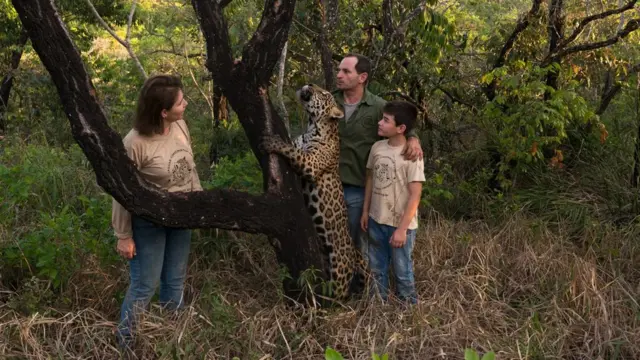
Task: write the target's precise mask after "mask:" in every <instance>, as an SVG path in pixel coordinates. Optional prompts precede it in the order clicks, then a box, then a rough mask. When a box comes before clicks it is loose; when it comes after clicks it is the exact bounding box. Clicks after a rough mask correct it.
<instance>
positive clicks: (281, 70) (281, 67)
mask: <svg viewBox="0 0 640 360" xmlns="http://www.w3.org/2000/svg"><path fill="white" fill-rule="evenodd" d="M286 65H287V43H284V47H283V48H282V54H281V55H280V61H279V62H278V83H277V91H276V92H277V94H278V105H279V106H280V111H281V112H282V119H283V120H284V126H286V127H287V131H291V124H290V123H289V113H288V112H287V106H286V105H285V103H284V76H285V67H286Z"/></svg>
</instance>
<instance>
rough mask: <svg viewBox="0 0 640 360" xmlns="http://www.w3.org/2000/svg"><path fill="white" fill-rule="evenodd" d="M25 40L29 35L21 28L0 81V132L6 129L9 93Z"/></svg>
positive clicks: (2, 132)
mask: <svg viewBox="0 0 640 360" xmlns="http://www.w3.org/2000/svg"><path fill="white" fill-rule="evenodd" d="M27 40H29V36H28V35H27V32H26V31H25V30H24V28H23V29H22V30H21V31H20V37H19V38H18V41H17V44H16V45H15V48H14V50H13V51H11V57H10V61H9V69H8V70H7V74H6V75H5V76H4V78H3V79H2V82H0V134H4V132H5V131H6V130H7V122H6V119H5V116H6V113H7V109H8V107H9V95H10V94H11V88H12V87H13V79H14V77H15V72H16V71H17V70H18V66H20V59H21V58H22V52H23V51H24V46H25V45H26V44H27Z"/></svg>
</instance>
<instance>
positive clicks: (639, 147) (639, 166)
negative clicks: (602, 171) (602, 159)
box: [631, 77, 640, 188]
mask: <svg viewBox="0 0 640 360" xmlns="http://www.w3.org/2000/svg"><path fill="white" fill-rule="evenodd" d="M636 90H637V92H636V122H637V124H638V125H637V126H638V135H637V136H636V149H635V151H634V152H633V174H632V176H631V186H633V187H634V188H637V187H638V178H639V177H640V77H638V80H637V86H636Z"/></svg>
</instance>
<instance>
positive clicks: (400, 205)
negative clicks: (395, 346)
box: [360, 101, 425, 304]
mask: <svg viewBox="0 0 640 360" xmlns="http://www.w3.org/2000/svg"><path fill="white" fill-rule="evenodd" d="M382 112H383V115H382V120H380V121H379V122H378V135H379V136H382V137H385V138H386V140H380V141H378V142H376V143H375V144H373V147H372V148H371V152H370V153H369V159H368V161H367V180H366V184H365V198H364V207H363V211H362V217H361V218H360V225H361V227H362V230H363V231H366V232H368V233H369V267H370V270H371V272H372V274H373V277H374V280H375V281H374V282H373V283H372V287H371V290H374V291H375V290H377V292H378V293H379V294H380V296H381V297H382V299H383V300H384V301H386V300H387V294H388V292H389V289H388V288H389V276H388V272H389V265H390V264H389V262H390V261H391V264H392V265H393V272H394V274H395V280H396V293H397V295H398V298H399V299H400V300H402V301H408V302H410V303H412V304H415V303H417V301H418V299H417V295H416V289H415V283H414V277H413V260H412V258H411V253H412V251H413V245H414V242H415V238H416V230H417V228H418V204H419V203H420V193H421V192H422V182H424V181H425V176H424V162H423V160H422V159H418V160H417V161H409V160H406V159H404V157H403V156H402V155H401V153H402V149H403V148H404V146H405V144H406V142H407V138H406V134H407V133H408V132H409V131H410V130H411V129H412V128H413V127H414V124H415V122H416V117H417V115H418V109H417V108H416V107H415V106H414V105H412V104H410V103H408V102H406V101H391V102H388V103H386V105H385V106H384V108H383V111H382ZM372 293H375V292H373V291H372Z"/></svg>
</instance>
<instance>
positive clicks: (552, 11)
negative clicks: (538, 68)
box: [544, 0, 564, 100]
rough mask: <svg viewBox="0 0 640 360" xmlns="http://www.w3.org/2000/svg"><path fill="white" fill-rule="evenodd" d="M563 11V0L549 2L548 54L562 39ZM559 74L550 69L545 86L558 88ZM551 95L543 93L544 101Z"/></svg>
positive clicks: (559, 59)
mask: <svg viewBox="0 0 640 360" xmlns="http://www.w3.org/2000/svg"><path fill="white" fill-rule="evenodd" d="M563 10H564V0H551V4H550V5H549V24H548V26H547V28H548V32H549V54H553V53H555V52H556V49H557V48H558V46H559V45H560V42H561V41H562V38H563V37H564V17H563V16H562V11H563ZM561 60H562V59H561V58H558V59H557V60H556V61H558V62H560V61H561ZM559 75H560V74H559V72H558V70H556V69H550V70H549V73H548V74H547V81H546V83H547V86H549V87H551V88H552V89H557V88H558V76H559ZM550 98H551V93H550V92H549V91H545V93H544V99H545V100H549V99H550Z"/></svg>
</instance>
